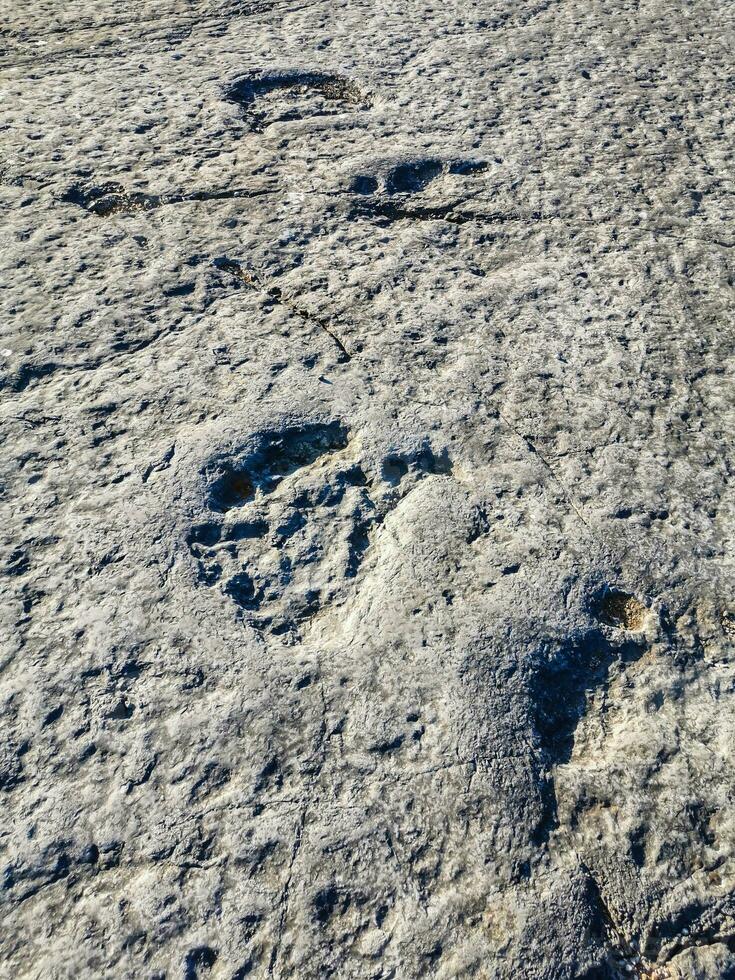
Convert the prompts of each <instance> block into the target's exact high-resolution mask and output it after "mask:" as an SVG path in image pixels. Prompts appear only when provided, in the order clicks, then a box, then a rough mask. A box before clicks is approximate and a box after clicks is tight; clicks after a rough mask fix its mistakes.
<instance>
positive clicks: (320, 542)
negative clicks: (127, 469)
mask: <svg viewBox="0 0 735 980" xmlns="http://www.w3.org/2000/svg"><path fill="white" fill-rule="evenodd" d="M450 471H451V466H450V464H449V461H448V459H447V458H446V457H445V456H435V455H434V454H433V453H432V452H431V450H430V449H429V448H428V447H426V446H421V447H419V448H418V449H415V450H414V451H412V452H409V453H405V454H403V455H400V454H397V453H393V454H390V455H388V456H387V457H386V458H385V459H384V460H383V461H382V462H381V463H380V464H379V465H378V468H377V472H376V475H375V479H374V480H370V479H369V477H368V476H367V474H366V472H365V471H364V469H363V468H362V466H361V465H360V464H359V462H358V461H357V460H356V459H355V458H354V456H353V455H352V453H351V446H350V442H349V433H348V430H347V428H346V427H345V426H344V425H343V424H342V423H340V422H336V421H335V422H327V423H307V424H302V425H290V426H285V427H284V428H283V429H279V430H275V429H273V430H268V431H263V432H260V433H257V434H256V436H255V437H254V438H253V439H252V440H250V442H249V443H248V448H247V449H246V450H243V451H240V452H237V453H235V454H231V455H228V456H227V457H226V458H223V457H214V458H213V459H211V460H210V462H209V463H208V464H207V465H206V466H205V468H204V469H203V471H202V476H203V478H204V481H205V484H206V498H205V499H206V513H205V514H204V515H203V516H202V518H201V519H200V521H199V522H198V523H196V524H195V525H194V526H192V527H191V528H190V530H189V532H188V535H187V539H186V541H187V545H188V547H189V550H190V552H191V554H192V556H193V557H194V559H195V562H196V577H197V582H198V584H200V585H202V586H204V587H213V586H217V587H218V588H219V589H220V590H221V591H222V593H223V594H224V595H225V596H226V597H227V598H228V599H229V600H231V602H232V603H233V604H234V606H235V608H236V609H237V610H238V611H239V614H240V615H241V616H243V618H245V619H247V621H248V622H249V623H250V625H251V626H253V627H254V628H255V629H257V630H259V631H264V632H268V633H271V634H273V635H280V636H283V637H284V639H286V640H287V641H290V642H293V641H295V640H298V639H299V638H300V628H301V626H302V624H304V623H305V622H307V621H308V620H310V619H311V618H312V617H313V616H314V615H315V614H316V613H317V612H318V611H319V610H320V609H322V608H324V607H325V606H327V605H329V604H331V603H334V602H338V601H341V600H343V599H344V598H345V597H346V595H347V592H348V591H349V589H350V588H351V586H352V583H353V582H354V580H355V579H356V578H357V576H358V573H359V570H360V567H361V565H362V563H363V560H364V558H365V555H366V553H367V551H368V549H369V547H370V544H371V535H372V532H373V530H374V528H375V526H376V525H377V524H380V523H381V522H382V520H383V518H384V517H385V515H386V514H387V513H388V511H389V510H391V509H392V508H393V507H395V506H396V504H397V503H398V502H399V501H400V499H401V498H402V497H403V496H405V494H406V493H408V492H409V491H410V489H411V487H412V486H413V485H415V483H416V482H417V481H418V480H421V479H423V478H424V477H426V476H429V475H436V474H447V473H449V472H450Z"/></svg>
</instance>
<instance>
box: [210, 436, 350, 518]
mask: <svg viewBox="0 0 735 980" xmlns="http://www.w3.org/2000/svg"><path fill="white" fill-rule="evenodd" d="M347 438H348V430H347V428H346V427H345V426H343V425H342V424H341V423H340V422H329V423H326V424H320V423H313V424H309V425H299V426H287V427H285V428H284V429H283V430H281V431H280V432H279V431H269V432H264V433H261V434H260V436H259V437H258V445H257V446H256V448H255V449H254V450H253V451H252V452H251V453H250V454H249V455H248V456H247V458H246V459H244V460H243V461H242V462H240V463H232V462H226V463H219V462H215V463H214V464H211V466H210V467H209V468H208V469H209V472H208V473H207V475H208V476H209V477H210V481H211V482H210V484H209V493H208V501H207V502H208V505H209V508H210V510H213V511H215V512H216V513H226V512H227V511H228V510H232V508H233V507H242V506H243V505H244V504H247V503H249V501H251V500H253V498H254V497H255V494H256V492H257V491H258V490H261V491H262V492H264V493H269V492H270V491H272V490H275V488H276V487H277V486H278V484H279V483H280V482H281V480H283V478H284V477H286V476H288V475H290V474H291V473H294V472H295V471H296V470H298V469H300V468H301V467H303V466H309V465H310V464H312V463H314V462H316V460H317V459H318V458H319V457H320V456H322V455H324V453H333V452H336V451H337V450H340V449H344V447H345V446H346V445H347Z"/></svg>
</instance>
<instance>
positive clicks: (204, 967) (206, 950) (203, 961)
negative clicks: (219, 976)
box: [184, 946, 219, 980]
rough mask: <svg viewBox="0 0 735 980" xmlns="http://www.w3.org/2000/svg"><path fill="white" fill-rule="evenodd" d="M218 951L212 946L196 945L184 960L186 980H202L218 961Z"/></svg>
mask: <svg viewBox="0 0 735 980" xmlns="http://www.w3.org/2000/svg"><path fill="white" fill-rule="evenodd" d="M218 955H219V954H218V952H217V950H216V949H212V947H211V946H195V947H194V949H190V950H189V952H188V953H187V954H186V958H185V960H184V980H200V978H201V977H202V976H204V975H205V974H207V973H209V971H210V970H211V969H212V967H213V966H214V964H215V963H216V962H217V956H218Z"/></svg>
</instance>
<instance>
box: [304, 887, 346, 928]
mask: <svg viewBox="0 0 735 980" xmlns="http://www.w3.org/2000/svg"><path fill="white" fill-rule="evenodd" d="M351 904H352V898H351V896H350V894H349V892H347V891H345V889H344V888H339V887H338V886H336V885H330V886H329V887H328V888H322V889H321V891H319V892H317V893H316V895H315V896H314V901H313V903H312V907H313V917H314V921H315V922H318V923H319V925H327V923H328V922H330V920H331V919H333V918H334V917H335V916H340V915H344V914H345V912H347V910H348V909H349V907H350V905H351Z"/></svg>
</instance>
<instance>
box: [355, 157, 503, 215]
mask: <svg viewBox="0 0 735 980" xmlns="http://www.w3.org/2000/svg"><path fill="white" fill-rule="evenodd" d="M487 167H488V165H487V163H486V162H485V161H483V160H441V159H438V158H435V157H426V158H419V159H415V160H407V161H404V162H402V163H399V164H396V165H395V166H393V167H391V168H390V169H389V170H388V171H387V172H385V173H383V174H381V175H376V174H358V175H357V176H356V177H355V178H354V179H353V182H352V187H351V190H352V192H353V194H355V195H358V196H357V197H356V198H355V202H354V205H353V212H352V213H353V216H356V217H379V218H384V219H387V220H389V221H404V220H414V221H435V220H445V221H453V222H454V223H455V224H464V223H465V222H466V221H468V220H473V219H474V216H470V215H468V214H467V213H465V212H463V211H461V210H459V209H458V207H457V204H456V201H453V202H452V203H451V204H415V203H414V202H413V201H412V200H411V198H412V196H413V195H414V194H420V193H421V192H422V191H424V190H426V189H427V188H428V187H429V186H430V185H432V184H434V183H435V182H437V181H439V182H442V181H443V182H445V183H446V189H447V190H448V191H450V192H451V193H452V194H453V195H455V196H456V193H457V190H459V189H461V187H462V184H461V183H460V182H458V180H457V178H461V177H472V176H475V175H476V174H480V173H483V172H484V171H486V170H487Z"/></svg>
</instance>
